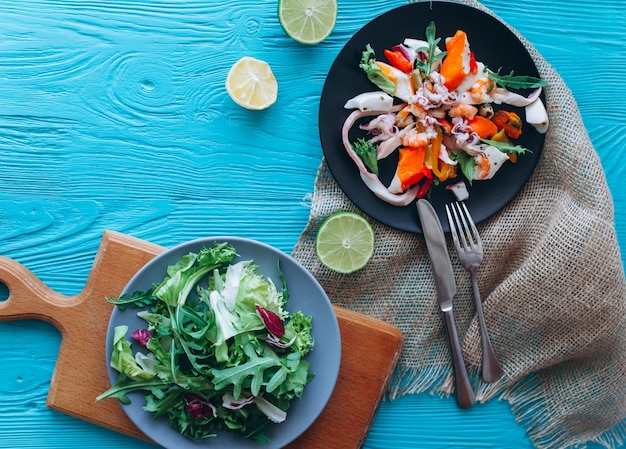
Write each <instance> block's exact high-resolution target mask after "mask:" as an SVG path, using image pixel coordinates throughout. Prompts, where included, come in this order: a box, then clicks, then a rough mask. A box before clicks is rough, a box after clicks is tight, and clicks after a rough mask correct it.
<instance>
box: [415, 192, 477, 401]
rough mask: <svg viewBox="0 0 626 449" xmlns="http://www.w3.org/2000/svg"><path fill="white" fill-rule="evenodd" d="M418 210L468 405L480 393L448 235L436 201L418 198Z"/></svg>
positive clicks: (460, 393)
mask: <svg viewBox="0 0 626 449" xmlns="http://www.w3.org/2000/svg"><path fill="white" fill-rule="evenodd" d="M417 213H418V215H419V219H420V222H421V224H422V232H423V234H424V239H425V240H426V249H427V250H428V256H429V257H430V264H431V268H432V271H433V276H434V278H435V288H436V290H437V301H438V302H439V307H440V308H441V312H442V314H443V317H444V324H445V327H446V330H447V334H448V342H449V344H450V353H451V355H452V368H453V370H454V379H455V386H456V400H457V404H458V405H459V407H462V408H468V407H471V406H472V405H473V404H474V403H475V402H476V396H475V394H474V390H473V388H472V385H471V383H470V380H469V377H468V375H467V369H466V368H465V361H464V360H463V353H462V352H461V343H460V342H459V336H458V333H457V329H456V324H455V322H454V314H453V312H452V310H453V307H452V299H453V297H454V295H455V294H456V281H455V279H454V271H453V270H452V263H451V262H450V255H449V254H448V247H447V245H446V238H445V236H444V233H443V229H442V227H441V222H440V221H439V217H437V213H436V212H435V209H434V208H433V206H432V204H430V203H429V202H428V200H425V199H420V200H418V201H417Z"/></svg>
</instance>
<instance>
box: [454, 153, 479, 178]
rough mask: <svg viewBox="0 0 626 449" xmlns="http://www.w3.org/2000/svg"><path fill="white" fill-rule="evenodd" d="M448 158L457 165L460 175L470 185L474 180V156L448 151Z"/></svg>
mask: <svg viewBox="0 0 626 449" xmlns="http://www.w3.org/2000/svg"><path fill="white" fill-rule="evenodd" d="M450 158H451V159H452V160H454V161H457V162H458V163H459V166H460V167H461V173H463V176H465V178H467V180H468V182H469V183H470V185H471V184H472V181H473V180H474V171H475V170H476V160H475V159H474V156H471V155H469V154H467V153H466V152H465V151H450Z"/></svg>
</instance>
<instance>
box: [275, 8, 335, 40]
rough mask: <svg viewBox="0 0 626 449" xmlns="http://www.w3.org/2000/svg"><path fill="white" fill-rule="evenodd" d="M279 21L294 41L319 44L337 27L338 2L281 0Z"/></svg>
mask: <svg viewBox="0 0 626 449" xmlns="http://www.w3.org/2000/svg"><path fill="white" fill-rule="evenodd" d="M278 21H279V22H280V24H281V25H282V27H283V30H285V33H287V36H289V37H290V38H292V39H293V40H294V41H296V42H300V43H301V44H318V43H320V42H322V41H323V40H324V39H326V38H327V37H328V36H329V35H330V33H331V32H332V31H333V28H334V27H335V22H336V21H337V0H279V2H278Z"/></svg>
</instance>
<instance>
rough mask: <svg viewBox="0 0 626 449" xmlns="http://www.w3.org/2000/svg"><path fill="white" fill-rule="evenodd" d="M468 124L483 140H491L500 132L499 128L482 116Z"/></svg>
mask: <svg viewBox="0 0 626 449" xmlns="http://www.w3.org/2000/svg"><path fill="white" fill-rule="evenodd" d="M467 124H468V125H469V127H470V128H472V130H473V131H474V132H475V133H476V134H478V136H479V137H480V138H481V139H489V138H490V137H493V136H494V135H495V134H496V133H497V132H498V126H497V125H496V124H495V123H494V122H492V121H491V120H489V119H488V118H485V117H482V116H480V115H476V116H474V118H473V119H471V120H468V121H467Z"/></svg>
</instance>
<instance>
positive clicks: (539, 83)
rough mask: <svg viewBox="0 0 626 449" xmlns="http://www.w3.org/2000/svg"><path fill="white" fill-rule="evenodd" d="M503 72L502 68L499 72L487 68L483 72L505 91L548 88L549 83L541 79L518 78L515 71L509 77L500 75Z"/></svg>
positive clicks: (524, 76) (530, 77)
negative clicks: (510, 89)
mask: <svg viewBox="0 0 626 449" xmlns="http://www.w3.org/2000/svg"><path fill="white" fill-rule="evenodd" d="M501 70H502V67H500V68H499V69H498V71H497V72H494V71H492V70H490V69H488V68H487V67H485V68H484V69H483V72H485V73H486V74H487V76H488V77H489V78H490V79H491V80H492V81H494V82H495V83H496V84H498V85H499V86H500V87H504V88H505V89H509V88H513V89H533V88H536V87H546V86H547V85H548V83H547V82H546V81H544V80H542V79H541V78H536V77H534V76H526V75H523V76H517V75H515V74H514V71H513V70H511V72H510V73H509V74H508V75H500V71H501Z"/></svg>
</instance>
